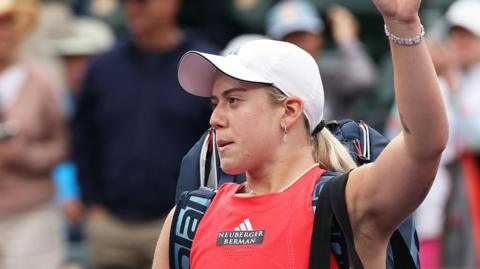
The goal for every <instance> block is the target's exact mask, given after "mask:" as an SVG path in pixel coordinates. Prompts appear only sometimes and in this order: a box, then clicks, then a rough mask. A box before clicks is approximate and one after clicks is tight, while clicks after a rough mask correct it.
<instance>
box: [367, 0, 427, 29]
mask: <svg viewBox="0 0 480 269" xmlns="http://www.w3.org/2000/svg"><path fill="white" fill-rule="evenodd" d="M372 1H373V4H374V5H375V6H376V7H377V9H378V11H380V13H381V14H382V16H383V17H384V18H385V21H396V22H398V23H406V24H410V23H415V22H416V21H417V20H418V9H419V8H420V2H421V0H372Z"/></svg>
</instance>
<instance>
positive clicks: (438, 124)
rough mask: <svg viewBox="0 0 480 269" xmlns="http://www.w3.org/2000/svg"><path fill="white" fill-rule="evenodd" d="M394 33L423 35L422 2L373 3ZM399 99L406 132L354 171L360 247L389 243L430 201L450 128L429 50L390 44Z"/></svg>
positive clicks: (351, 207) (352, 196)
mask: <svg viewBox="0 0 480 269" xmlns="http://www.w3.org/2000/svg"><path fill="white" fill-rule="evenodd" d="M372 1H373V2H374V4H375V5H376V7H377V9H378V10H379V11H380V13H381V14H382V16H383V17H384V20H385V25H386V27H387V29H388V31H389V32H390V33H391V34H393V35H395V36H397V37H400V38H411V37H416V36H419V34H420V33H421V27H422V26H421V22H420V18H419V16H418V9H419V6H420V0H372ZM390 47H391V53H392V58H393V66H394V78H395V96H396V102H397V104H398V109H399V112H400V118H401V123H402V127H403V130H402V132H401V134H400V135H399V136H397V137H396V138H395V139H393V141H392V142H391V143H390V144H389V145H388V146H387V147H386V148H385V150H384V152H383V153H382V154H381V155H380V156H379V158H378V159H377V160H376V161H375V162H374V163H372V164H370V165H366V166H362V167H360V168H358V169H356V170H354V171H352V173H351V176H350V180H349V182H348V184H347V190H346V196H347V207H348V211H349V215H350V219H351V222H352V228H353V230H354V233H355V235H356V238H355V240H356V243H360V244H363V243H367V244H368V243H369V242H367V241H369V240H370V241H376V240H377V241H383V242H386V240H387V239H388V237H389V236H390V234H391V232H392V231H393V230H394V229H395V228H396V227H397V225H398V224H399V223H400V222H401V221H402V220H403V219H404V218H405V217H406V216H407V215H408V214H410V213H412V212H413V211H414V210H415V209H416V208H417V207H418V206H419V205H420V203H421V202H422V201H423V199H424V198H425V196H426V195H427V193H428V191H429V189H430V186H431V185H432V181H433V179H434V177H435V174H436V171H437V167H438V162H439V159H440V156H441V153H442V151H443V149H444V147H445V145H446V143H447V136H448V123H447V118H446V113H445V108H444V104H443V100H442V97H441V94H440V89H439V86H438V83H437V76H436V74H435V71H434V67H433V63H432V61H431V58H430V55H429V52H428V49H427V46H426V44H425V42H424V41H421V42H420V43H419V44H416V45H411V46H407V45H400V44H398V43H396V42H394V41H390Z"/></svg>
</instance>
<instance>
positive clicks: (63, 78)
mask: <svg viewBox="0 0 480 269" xmlns="http://www.w3.org/2000/svg"><path fill="white" fill-rule="evenodd" d="M479 14H480V0H456V1H454V0H429V1H427V0H425V1H423V3H422V19H423V24H424V25H425V28H426V32H427V35H426V39H427V40H426V41H427V43H428V46H429V48H430V51H431V55H432V60H433V64H434V66H435V68H436V71H437V74H438V81H439V84H440V85H441V89H442V93H443V96H444V99H445V105H446V107H447V111H448V117H449V122H450V130H449V131H450V141H449V145H448V148H447V150H446V151H445V152H444V155H443V158H442V161H441V168H440V169H439V172H438V174H437V178H436V180H435V183H434V185H433V187H432V189H431V191H430V193H429V195H428V196H427V198H426V200H425V201H424V203H423V204H422V206H421V207H420V208H419V209H418V210H417V212H416V213H415V215H416V222H417V230H418V234H419V241H420V258H421V265H422V268H424V269H435V268H480V120H478V118H477V117H476V116H477V115H480V16H479ZM267 38H268V39H276V40H283V41H287V42H292V43H294V44H296V45H298V46H299V47H301V48H303V49H305V50H306V51H307V52H308V53H310V54H311V55H312V56H314V58H315V59H316V60H317V63H318V65H319V69H320V72H321V75H322V80H323V84H324V88H325V95H326V99H327V100H328V101H327V103H328V106H327V107H326V108H325V109H326V111H325V115H326V116H325V117H326V119H327V120H336V119H343V118H351V119H355V120H360V119H362V120H365V121H366V122H367V123H369V124H370V125H371V126H373V127H375V128H376V129H377V130H379V131H381V132H383V133H384V134H385V135H387V136H389V137H392V136H394V135H396V134H397V133H398V132H400V130H401V119H400V118H399V117H398V112H397V111H396V108H395V107H394V106H392V104H393V100H394V96H393V94H394V91H393V88H394V79H393V77H392V70H391V68H392V63H391V60H390V57H389V56H388V55H389V53H388V42H387V40H386V38H385V35H384V33H383V22H382V18H381V17H379V15H377V13H376V12H375V9H374V7H373V5H372V4H371V2H370V1H333V0H322V1H320V0H228V1H227V0H224V1H214V0H183V1H181V0H63V1H62V0H44V1H39V0H0V269H24V268H38V269H59V268H78V269H90V268H92V269H94V268H98V269H109V268H110V269H122V268H124V269H137V268H138V269H143V268H151V262H152V258H153V253H154V248H155V244H156V241H157V239H158V235H159V232H160V230H161V227H162V224H163V221H164V218H165V217H166V214H167V213H168V212H169V210H170V209H171V208H172V207H173V205H174V200H175V190H176V181H177V178H178V171H179V166H180V163H181V160H182V157H183V156H184V155H185V153H187V151H188V150H189V149H190V147H191V146H193V144H194V143H195V142H196V141H197V140H198V139H199V138H200V136H201V134H202V133H203V132H204V131H205V130H206V129H207V128H208V127H209V126H208V118H209V113H210V111H211V110H210V107H209V100H204V99H203V98H200V97H193V96H191V95H189V94H187V93H185V92H184V91H183V90H180V85H179V83H178V80H177V64H178V61H179V59H180V57H181V56H182V54H183V53H184V52H186V51H188V50H199V51H204V52H211V53H222V54H224V55H225V54H229V53H235V51H236V49H238V47H239V46H241V45H242V44H243V43H245V42H248V41H250V40H255V39H267ZM412 101H413V102H414V101H415V100H412ZM434 135H435V134H432V136H434Z"/></svg>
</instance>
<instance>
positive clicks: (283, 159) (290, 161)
mask: <svg viewBox="0 0 480 269" xmlns="http://www.w3.org/2000/svg"><path fill="white" fill-rule="evenodd" d="M278 156H279V158H276V160H274V161H271V162H268V164H266V165H263V166H261V167H257V168H255V169H252V170H250V171H247V183H246V184H247V189H248V192H251V193H255V194H266V193H272V192H279V191H283V190H284V189H286V188H287V187H289V186H290V184H293V183H294V181H296V180H298V179H299V178H300V177H301V176H302V175H303V174H304V173H305V172H307V171H308V170H310V169H311V168H312V167H313V166H314V164H315V161H314V160H313V158H312V154H311V149H310V147H309V146H307V147H303V148H297V150H296V152H289V153H287V152H285V153H283V152H280V153H279V155H278Z"/></svg>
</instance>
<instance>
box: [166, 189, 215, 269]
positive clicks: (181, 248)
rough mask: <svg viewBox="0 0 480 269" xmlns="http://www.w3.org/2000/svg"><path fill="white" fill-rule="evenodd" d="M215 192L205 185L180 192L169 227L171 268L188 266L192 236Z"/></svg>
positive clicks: (182, 268)
mask: <svg viewBox="0 0 480 269" xmlns="http://www.w3.org/2000/svg"><path fill="white" fill-rule="evenodd" d="M215 194H216V193H215V191H214V190H212V189H210V188H206V187H201V188H200V189H198V190H194V191H189V192H188V191H187V192H183V193H182V194H181V196H180V199H179V201H178V203H177V207H176V208H175V212H174V214H173V219H172V227H171V228H170V253H169V256H170V260H169V263H170V268H171V269H189V268H190V251H191V248H192V242H193V238H194V237H195V233H196V231H197V228H198V225H199V223H200V221H201V220H202V218H203V216H204V215H205V212H206V211H207V209H208V207H209V206H210V203H211V202H212V200H213V198H214V197H215Z"/></svg>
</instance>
